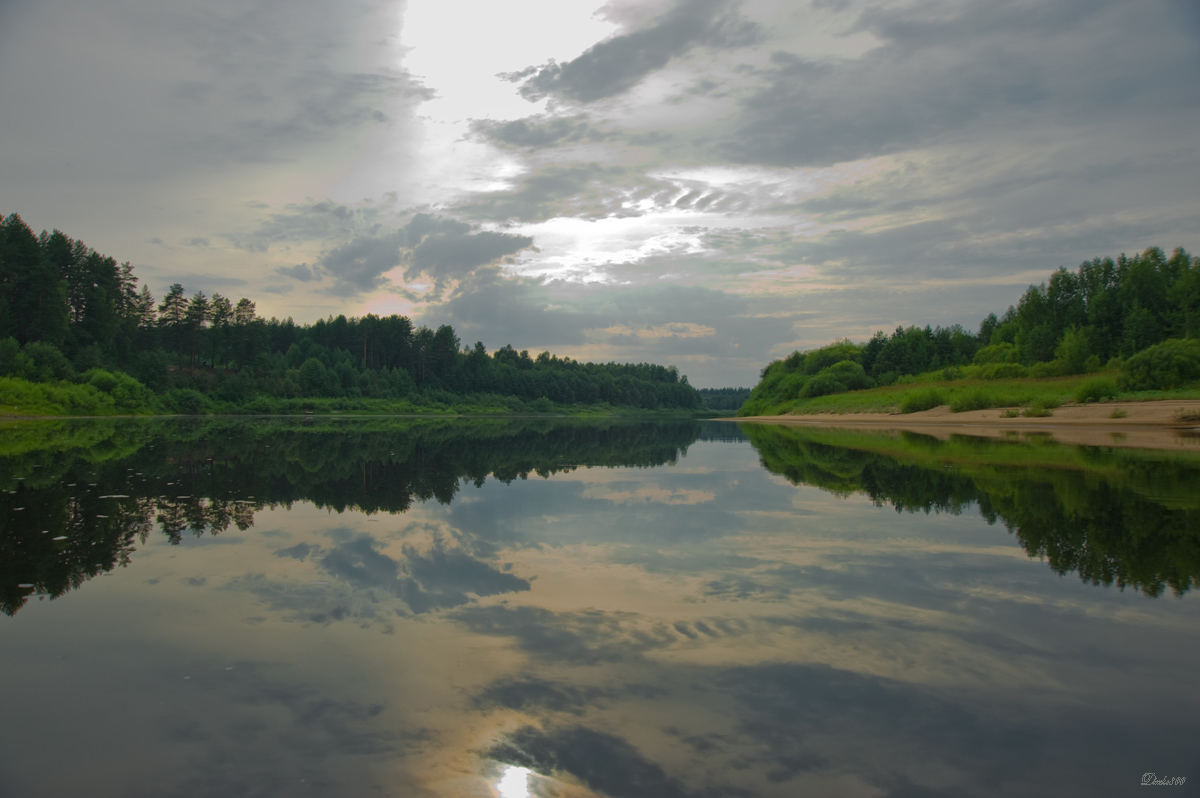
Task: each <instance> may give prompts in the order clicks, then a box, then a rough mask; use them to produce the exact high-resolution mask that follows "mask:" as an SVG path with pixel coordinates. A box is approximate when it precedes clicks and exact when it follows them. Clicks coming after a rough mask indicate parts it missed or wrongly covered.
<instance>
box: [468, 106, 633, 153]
mask: <svg viewBox="0 0 1200 798" xmlns="http://www.w3.org/2000/svg"><path fill="white" fill-rule="evenodd" d="M471 133H472V135H473V136H475V137H477V138H481V139H484V140H485V141H490V142H492V143H493V144H499V145H501V146H507V147H517V148H526V149H530V150H539V149H546V148H548V147H557V146H561V145H563V144H574V143H576V142H579V141H587V142H597V141H608V140H611V139H613V138H616V137H617V134H616V133H613V132H611V131H610V132H604V131H601V130H599V129H597V128H595V127H593V126H592V125H590V124H588V121H587V117H586V116H584V115H582V114H580V115H576V116H565V117H564V116H558V117H554V116H546V115H542V114H539V115H536V116H528V117H525V118H524V119H514V120H511V121H508V122H500V121H496V120H491V119H475V120H472V122H471Z"/></svg>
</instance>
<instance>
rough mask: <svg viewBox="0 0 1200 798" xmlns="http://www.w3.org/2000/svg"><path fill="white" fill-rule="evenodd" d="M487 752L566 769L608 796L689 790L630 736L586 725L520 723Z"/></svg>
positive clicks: (659, 797) (662, 796) (673, 795)
mask: <svg viewBox="0 0 1200 798" xmlns="http://www.w3.org/2000/svg"><path fill="white" fill-rule="evenodd" d="M487 756H488V757H490V758H491V759H495V760H497V761H499V762H505V763H507V764H512V765H518V766H520V767H525V768H529V769H530V770H532V771H534V772H536V773H541V774H544V775H548V774H553V773H567V774H570V775H571V776H573V777H575V778H576V779H578V780H579V781H581V782H583V783H584V784H585V785H587V786H588V787H589V788H590V789H592V790H595V791H596V792H597V793H599V794H601V795H608V796H612V798H644V796H647V795H653V796H656V798H684V796H687V795H690V794H692V793H689V792H688V790H686V789H685V788H684V786H683V785H682V784H681V783H680V782H679V781H678V780H676V779H674V778H671V777H670V776H668V775H667V774H666V772H665V771H664V770H663V768H662V766H661V765H659V764H658V763H657V762H653V761H651V760H649V759H647V758H646V757H645V756H643V755H642V753H641V752H640V751H638V750H637V748H635V747H634V746H633V745H631V744H630V743H629V741H627V740H625V739H624V738H621V737H617V736H616V735H612V734H608V733H606V732H599V731H596V730H594V729H590V728H588V727H586V726H550V727H547V728H545V729H539V728H536V727H534V726H523V727H522V728H520V729H517V730H516V731H514V732H512V733H511V734H509V735H508V736H507V737H506V738H505V739H504V741H503V742H501V743H499V744H497V745H495V746H493V747H492V748H491V749H490V750H489V751H488V752H487Z"/></svg>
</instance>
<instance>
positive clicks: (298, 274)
mask: <svg viewBox="0 0 1200 798" xmlns="http://www.w3.org/2000/svg"><path fill="white" fill-rule="evenodd" d="M275 273H276V274H278V275H280V276H281V277H291V278H292V279H293V280H299V281H300V282H302V283H307V282H310V281H312V280H320V279H321V273H320V271H318V270H317V269H316V268H314V267H311V266H309V265H308V264H307V263H297V264H296V265H295V266H280V267H279V268H278V269H276V270H275Z"/></svg>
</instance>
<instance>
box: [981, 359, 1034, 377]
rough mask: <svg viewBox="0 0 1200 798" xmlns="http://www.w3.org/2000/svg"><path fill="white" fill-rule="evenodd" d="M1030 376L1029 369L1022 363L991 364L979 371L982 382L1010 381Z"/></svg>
mask: <svg viewBox="0 0 1200 798" xmlns="http://www.w3.org/2000/svg"><path fill="white" fill-rule="evenodd" d="M1028 376H1029V369H1027V368H1025V367H1024V366H1022V365H1021V364H1020V363H989V364H987V365H986V366H983V367H982V368H981V369H979V379H981V380H1010V379H1013V378H1016V377H1028Z"/></svg>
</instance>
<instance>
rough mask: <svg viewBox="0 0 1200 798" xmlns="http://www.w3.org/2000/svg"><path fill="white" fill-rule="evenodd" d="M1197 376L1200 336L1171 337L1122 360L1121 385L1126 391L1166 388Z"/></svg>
mask: <svg viewBox="0 0 1200 798" xmlns="http://www.w3.org/2000/svg"><path fill="white" fill-rule="evenodd" d="M1195 380H1200V339H1196V338H1188V339H1185V340H1181V339H1179V338H1170V339H1168V340H1166V341H1163V342H1162V343H1161V344H1155V345H1154V346H1151V347H1148V348H1146V349H1143V350H1142V351H1141V352H1138V353H1137V354H1136V355H1134V356H1133V357H1131V358H1129V359H1128V360H1126V361H1125V365H1124V367H1123V368H1122V369H1121V382H1120V384H1121V388H1122V389H1124V390H1126V391H1153V390H1160V391H1161V390H1169V389H1171V388H1179V387H1182V386H1184V385H1187V384H1188V383H1190V382H1193V381H1195Z"/></svg>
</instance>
